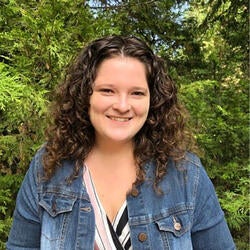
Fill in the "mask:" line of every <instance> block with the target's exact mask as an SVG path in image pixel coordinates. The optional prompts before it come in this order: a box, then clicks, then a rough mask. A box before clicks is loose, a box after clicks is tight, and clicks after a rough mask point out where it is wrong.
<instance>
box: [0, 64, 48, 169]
mask: <svg viewBox="0 0 250 250" xmlns="http://www.w3.org/2000/svg"><path fill="white" fill-rule="evenodd" d="M12 70H13V69H12V68H10V67H7V66H6V65H5V64H4V63H0V74H1V78H0V114H1V118H0V119H1V123H0V172H2V173H16V172H20V171H21V169H22V168H27V165H28V161H29V160H30V157H31V155H32V154H34V151H35V150H36V149H37V148H38V147H39V145H40V144H41V141H42V138H43V132H42V130H43V122H42V120H43V118H44V116H45V112H46V106H47V101H46V100H45V98H44V96H45V94H46V92H47V91H46V90H40V91H38V90H35V89H34V88H33V87H32V86H30V85H28V84H27V81H28V79H27V78H25V77H22V76H21V75H20V74H17V73H16V72H14V71H13V72H11V71H12Z"/></svg>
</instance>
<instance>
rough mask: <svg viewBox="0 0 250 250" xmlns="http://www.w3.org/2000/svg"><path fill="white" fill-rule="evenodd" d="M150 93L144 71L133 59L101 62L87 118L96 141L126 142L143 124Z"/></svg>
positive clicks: (113, 59)
mask: <svg viewBox="0 0 250 250" xmlns="http://www.w3.org/2000/svg"><path fill="white" fill-rule="evenodd" d="M149 100H150V93H149V88H148V84H147V77H146V68H145V66H144V64H143V63H142V62H140V61H139V60H137V59H135V58H132V57H123V56H117V57H114V58H110V59H106V60H104V61H103V62H102V63H101V64H100V66H99V68H98V70H97V76H96V79H95V81H94V85H93V94H92V95H91V96H90V108H89V116H90V121H91V123H92V125H93V127H94V128H95V134H96V142H97V143H98V142H101V141H104V142H119V143H120V142H129V141H132V139H133V137H134V136H135V135H136V133H137V132H138V131H139V130H140V129H141V127H142V126H143V124H144V123H145V121H146V119H147V115H148V111H149V103H150V101H149Z"/></svg>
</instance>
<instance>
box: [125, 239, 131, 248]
mask: <svg viewBox="0 0 250 250" xmlns="http://www.w3.org/2000/svg"><path fill="white" fill-rule="evenodd" d="M130 247H131V240H130V238H129V239H128V241H127V243H126V244H125V246H124V249H125V250H128V249H129V248H130Z"/></svg>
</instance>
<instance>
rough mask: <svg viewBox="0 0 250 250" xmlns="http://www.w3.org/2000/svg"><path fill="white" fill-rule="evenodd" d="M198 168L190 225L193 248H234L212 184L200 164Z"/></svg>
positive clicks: (223, 249) (221, 249)
mask: <svg viewBox="0 0 250 250" xmlns="http://www.w3.org/2000/svg"><path fill="white" fill-rule="evenodd" d="M199 170H200V173H199V180H198V185H197V189H196V201H195V204H196V206H195V211H194V219H193V227H192V244H193V248H194V250H233V249H236V248H235V245H234V242H233V239H232V236H231V234H230V231H229V229H228V226H227V223H226V220H225V217H224V213H223V211H222V209H221V207H220V204H219V201H218V198H217V196H216V193H215V189H214V186H213V184H212V182H211V180H210V179H209V177H208V175H207V173H206V171H205V170H204V168H203V167H202V166H201V167H200V168H199Z"/></svg>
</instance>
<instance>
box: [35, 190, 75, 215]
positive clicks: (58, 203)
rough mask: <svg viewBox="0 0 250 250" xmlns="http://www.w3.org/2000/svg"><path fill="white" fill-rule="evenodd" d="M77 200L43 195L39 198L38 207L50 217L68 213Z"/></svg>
mask: <svg viewBox="0 0 250 250" xmlns="http://www.w3.org/2000/svg"><path fill="white" fill-rule="evenodd" d="M76 199H77V198H75V197H68V196H59V195H55V194H45V195H43V196H42V197H41V199H40V202H39V205H40V206H41V207H43V208H44V209H45V210H46V211H47V212H48V213H49V214H50V216H52V217H55V216H57V215H58V214H61V213H66V212H70V211H72V209H73V206H74V203H75V201H76Z"/></svg>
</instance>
